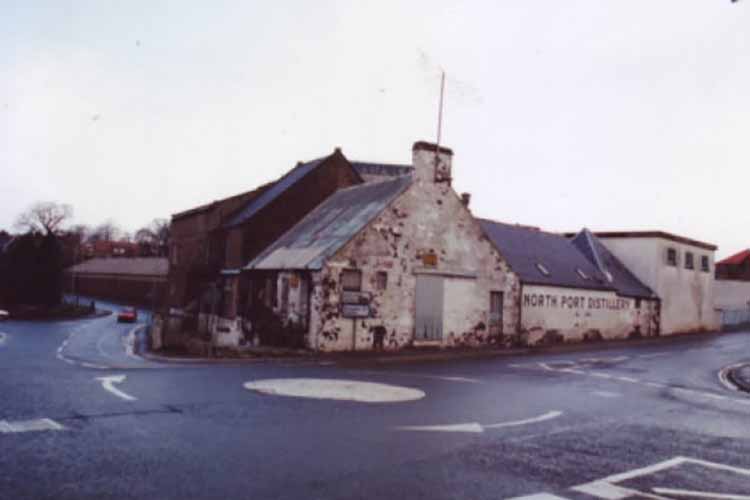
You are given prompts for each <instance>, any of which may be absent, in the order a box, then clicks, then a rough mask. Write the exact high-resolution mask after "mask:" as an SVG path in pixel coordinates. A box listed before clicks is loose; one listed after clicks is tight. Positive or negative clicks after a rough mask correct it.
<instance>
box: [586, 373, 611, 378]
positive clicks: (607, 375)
mask: <svg viewBox="0 0 750 500" xmlns="http://www.w3.org/2000/svg"><path fill="white" fill-rule="evenodd" d="M589 375H591V376H592V377H599V378H606V379H611V378H615V377H614V376H613V375H609V374H608V373H601V372H589Z"/></svg>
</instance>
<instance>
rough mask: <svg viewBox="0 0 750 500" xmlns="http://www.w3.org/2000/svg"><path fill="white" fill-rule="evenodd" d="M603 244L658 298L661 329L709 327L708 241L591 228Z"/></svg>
mask: <svg viewBox="0 0 750 500" xmlns="http://www.w3.org/2000/svg"><path fill="white" fill-rule="evenodd" d="M595 234H596V236H597V237H598V238H599V240H600V241H601V242H602V243H604V246H605V247H606V248H607V249H608V250H609V251H610V252H612V254H613V255H615V256H616V257H617V258H618V259H619V260H620V261H622V262H623V263H624V264H625V265H626V266H627V267H628V269H629V270H630V271H631V272H632V273H633V274H634V275H635V276H637V277H638V279H640V280H641V281H642V282H643V283H645V284H646V285H648V287H649V288H651V290H653V291H654V293H656V295H657V296H658V297H659V298H660V299H661V311H660V316H661V328H660V330H661V334H662V335H668V334H672V333H689V332H701V331H715V330H717V329H718V328H719V316H718V314H717V312H716V310H715V297H714V287H715V280H714V273H713V270H714V253H715V251H716V246H715V245H712V244H710V243H705V242H702V241H697V240H693V239H690V238H685V237H683V236H677V235H674V234H670V233H665V232H663V231H632V232H597V233H595Z"/></svg>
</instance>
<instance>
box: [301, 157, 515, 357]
mask: <svg viewBox="0 0 750 500" xmlns="http://www.w3.org/2000/svg"><path fill="white" fill-rule="evenodd" d="M440 156H441V161H447V162H450V157H447V158H446V156H447V155H444V154H441V155H440ZM434 158H435V153H434V151H433V152H429V151H417V150H415V151H414V166H415V179H414V182H413V183H412V185H411V186H410V187H409V188H408V189H407V190H406V191H405V192H404V193H403V194H402V195H401V196H400V197H398V198H397V199H396V200H395V201H394V202H392V203H391V205H390V206H388V207H387V208H386V209H385V211H384V212H383V213H381V214H380V215H379V216H378V217H377V218H376V219H375V220H374V221H372V222H371V223H370V224H369V225H368V226H367V227H366V228H365V229H364V230H363V231H361V232H360V233H359V234H358V235H357V236H355V238H354V239H353V240H351V241H350V242H349V243H347V244H346V245H345V246H344V247H343V248H342V249H340V250H339V251H338V252H337V253H336V254H335V255H334V256H333V257H332V258H331V259H329V260H328V262H327V264H326V265H325V266H324V268H323V269H322V270H321V271H320V272H318V273H315V274H314V276H313V284H312V290H313V295H312V299H311V325H310V342H309V343H310V346H311V347H312V348H314V349H319V350H323V351H338V350H354V349H356V350H369V349H373V347H374V343H375V340H376V337H377V336H378V335H382V334H384V338H383V348H384V349H400V348H403V347H405V346H409V345H413V344H414V329H415V292H416V280H417V276H418V275H420V274H421V273H425V274H439V275H441V276H442V277H443V279H444V297H443V299H444V300H443V304H444V307H443V311H442V316H443V337H442V339H440V340H439V341H437V342H435V345H439V346H441V347H451V346H479V345H485V344H489V343H495V342H503V341H505V340H507V338H508V337H509V336H510V335H514V334H515V332H516V327H517V325H518V292H519V283H518V280H517V277H516V276H515V274H513V273H512V272H510V270H509V268H508V265H507V264H506V262H505V261H504V259H503V258H502V257H501V256H500V255H499V254H498V252H497V251H496V250H495V248H494V247H493V246H492V244H491V243H490V241H489V240H488V239H487V238H486V237H485V236H484V234H483V233H482V231H481V228H480V226H479V224H478V223H477V222H476V221H475V220H474V219H473V217H472V215H471V213H470V212H469V210H468V209H467V208H466V207H465V206H464V205H463V204H462V202H461V200H460V199H459V197H458V195H457V194H456V193H455V192H454V191H453V189H452V188H451V186H450V185H449V183H448V182H435V180H434V176H433V175H434V174H433V172H434V170H432V169H433V165H434V163H435V159H434ZM347 269H357V270H360V271H361V272H362V291H363V292H365V293H366V294H367V295H368V296H369V297H370V306H371V314H370V317H367V318H359V319H351V318H344V317H342V314H341V307H340V306H341V304H340V301H341V292H342V287H341V273H342V272H343V271H344V270H347ZM379 272H380V273H386V275H387V280H386V281H387V283H386V284H385V287H384V288H383V289H381V288H380V286H382V278H381V279H380V280H379V278H378V273H379ZM379 285H380V286H379ZM491 291H499V292H503V294H504V307H503V328H502V330H503V333H504V335H505V337H503V336H502V335H490V333H489V328H488V324H489V309H490V292H491Z"/></svg>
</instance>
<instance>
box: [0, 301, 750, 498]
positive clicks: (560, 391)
mask: <svg viewBox="0 0 750 500" xmlns="http://www.w3.org/2000/svg"><path fill="white" fill-rule="evenodd" d="M111 307H113V308H115V309H116V308H117V307H116V306H111ZM132 329H133V325H119V324H117V323H116V321H115V317H114V315H113V316H108V317H104V318H98V319H90V320H82V321H69V322H57V323H29V322H15V321H7V322H4V323H0V332H2V333H4V335H0V471H1V472H0V498H3V499H5V498H9V499H10V498H13V499H25V498H30V499H31V498H33V499H42V498H50V499H53V498H54V499H65V498H70V499H88V498H91V499H94V498H95V499H105V498H118V499H120V498H159V499H172V498H174V499H181V500H182V499H187V498H228V499H235V498H236V499H245V498H247V499H250V498H252V499H266V498H279V499H281V498H283V499H352V498H383V499H386V498H387V499H392V498H403V499H407V498H408V499H418V498H426V499H431V500H434V499H442V498H446V499H448V498H450V499H456V498H466V499H485V498H486V499H507V498H514V497H521V498H527V499H533V500H555V499H557V500H559V499H570V500H573V499H594V498H610V499H617V498H628V499H641V498H652V499H653V498H656V499H664V498H667V499H692V498H704V499H714V500H716V499H723V498H726V499H734V500H736V499H740V500H742V499H750V397H748V396H747V395H746V394H745V393H739V392H733V391H731V390H729V389H727V388H726V387H724V386H723V385H722V384H721V383H720V381H719V379H718V377H717V372H718V371H719V370H720V369H721V368H722V367H724V366H727V365H729V364H733V363H737V362H739V361H746V360H750V333H733V334H727V335H724V336H716V337H701V338H700V339H699V340H685V339H681V340H675V341H670V342H664V343H660V344H658V345H648V346H646V345H634V346H632V347H627V348H617V349H610V350H596V351H579V352H575V353H560V354H544V355H531V356H530V355H526V356H514V357H510V356H509V357H498V358H493V359H484V360H461V361H447V362H434V363H410V364H394V365H388V366H382V365H375V364H368V363H367V362H366V361H362V360H358V361H357V362H356V363H355V362H348V363H344V364H342V363H339V364H329V363H326V364H321V363H318V362H315V361H310V360H306V361H279V360H276V361H268V362H253V363H244V364H237V363H226V364H220V363H219V364H203V365H190V364H179V365H176V364H169V363H154V362H150V361H146V360H143V359H140V358H138V357H137V356H134V355H132V354H131V353H130V352H129V350H128V347H127V345H128V339H129V333H130V332H131V331H132ZM288 378H304V379H324V381H330V380H332V379H333V380H337V381H342V380H348V381H355V382H369V383H378V384H388V385H389V386H396V388H408V389H414V390H416V392H415V391H409V392H408V394H415V393H416V394H421V393H423V394H424V397H421V398H418V399H412V400H408V401H400V402H385V403H384V402H379V403H372V402H358V401H347V400H332V399H316V398H308V397H289V396H283V395H278V394H269V393H268V392H257V391H253V390H248V389H247V388H246V387H245V386H244V384H245V383H247V382H258V381H265V380H268V379H288ZM292 387H298V388H302V389H305V390H310V391H314V390H315V389H316V388H317V387H318V382H316V381H315V380H313V381H307V382H299V383H298V384H292ZM347 387H349V386H345V388H347ZM353 388H354V394H355V395H357V394H359V395H363V394H373V395H375V396H383V395H385V396H388V395H391V394H392V392H389V391H391V390H392V391H396V389H393V388H379V387H374V388H373V387H370V386H367V387H366V388H358V387H353ZM300 390H301V389H300ZM419 391H421V393H420V392H419ZM336 394H337V395H338V393H336ZM394 394H395V392H394ZM43 419H48V420H43ZM700 495H702V496H700ZM722 495H723V496H722Z"/></svg>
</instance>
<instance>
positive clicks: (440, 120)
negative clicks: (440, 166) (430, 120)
mask: <svg viewBox="0 0 750 500" xmlns="http://www.w3.org/2000/svg"><path fill="white" fill-rule="evenodd" d="M444 91H445V70H442V71H441V72H440V105H439V106H438V123H437V142H436V143H435V145H436V146H437V148H435V153H436V154H435V157H436V158H437V152H438V150H439V149H440V134H441V133H442V131H443V93H444Z"/></svg>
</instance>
